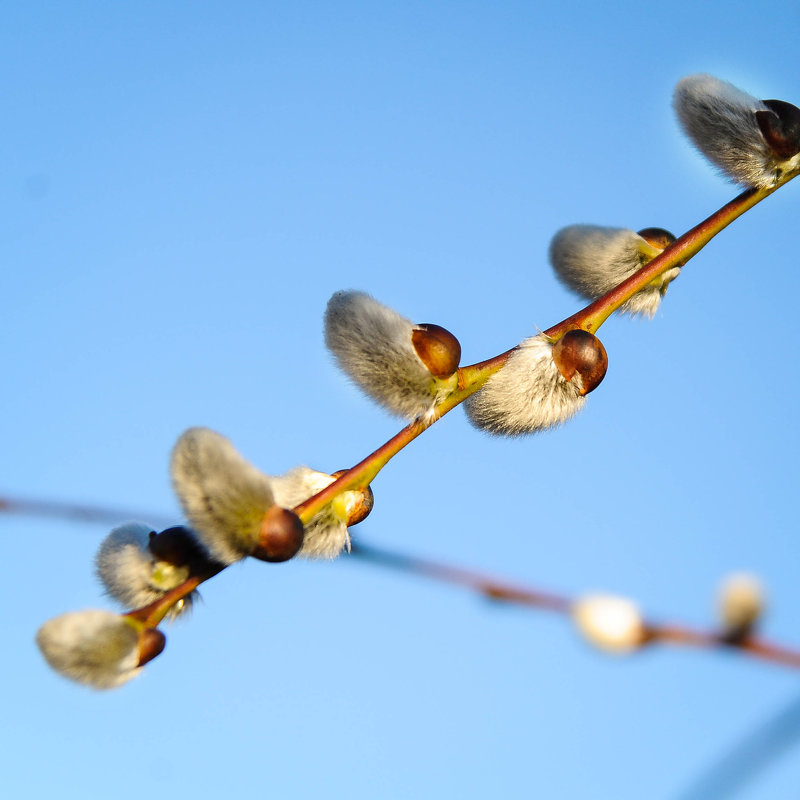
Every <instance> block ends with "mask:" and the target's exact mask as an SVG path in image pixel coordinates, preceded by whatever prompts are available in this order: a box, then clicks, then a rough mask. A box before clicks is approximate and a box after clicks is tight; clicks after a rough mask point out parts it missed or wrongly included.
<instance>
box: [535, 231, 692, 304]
mask: <svg viewBox="0 0 800 800" xmlns="http://www.w3.org/2000/svg"><path fill="white" fill-rule="evenodd" d="M674 241H675V237H674V236H673V235H672V234H671V233H670V232H669V231H667V230H664V229H663V228H644V229H642V230H641V231H639V232H638V233H635V232H634V231H631V230H628V229H627V228H607V227H602V226H600V225H569V226H567V227H566V228H562V229H561V230H560V231H558V233H556V235H555V236H554V237H553V239H552V241H551V242H550V263H551V265H552V267H553V270H554V271H555V273H556V277H557V278H558V279H559V281H561V283H563V284H564V286H566V287H567V288H568V289H571V290H572V291H573V292H575V293H576V294H578V295H579V296H580V297H584V298H586V299H587V300H596V299H597V298H598V297H602V295H604V294H606V293H607V292H610V291H611V290H612V289H614V288H615V287H617V286H619V284H620V283H622V282H623V281H624V280H627V279H628V278H630V276H631V275H633V274H634V273H636V272H638V271H639V270H640V269H641V268H642V267H644V266H646V265H647V264H648V263H649V262H650V261H652V260H653V259H654V258H655V257H656V256H657V255H660V254H661V253H662V252H663V251H664V250H665V249H666V248H667V247H668V246H669V245H670V244H672V242H674ZM679 274H680V267H673V268H672V269H669V270H667V271H666V272H665V273H663V274H662V275H660V276H659V277H658V278H655V279H654V280H652V281H651V282H650V283H649V284H647V286H644V287H643V288H641V289H639V291H638V292H636V294H635V295H633V297H631V298H630V299H629V300H627V301H626V302H625V303H623V304H622V305H621V306H620V307H619V312H620V313H621V314H631V315H637V314H641V315H642V316H646V317H652V316H653V314H655V313H656V311H657V310H658V307H659V305H660V303H661V299H662V298H663V297H664V295H665V294H666V293H667V287H668V286H669V284H670V283H671V282H672V281H673V280H674V279H675V278H676V277H677V276H678V275H679Z"/></svg>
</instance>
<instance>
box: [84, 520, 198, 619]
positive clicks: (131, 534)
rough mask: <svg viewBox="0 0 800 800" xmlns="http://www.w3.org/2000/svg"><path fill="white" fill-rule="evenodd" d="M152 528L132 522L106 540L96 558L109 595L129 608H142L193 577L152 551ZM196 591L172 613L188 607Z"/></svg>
mask: <svg viewBox="0 0 800 800" xmlns="http://www.w3.org/2000/svg"><path fill="white" fill-rule="evenodd" d="M151 532H153V531H152V528H150V526H149V525H144V524H143V523H141V522H128V523H125V524H124V525H119V526H117V527H116V528H114V529H113V530H112V531H111V532H110V533H109V534H108V536H106V537H105V539H103V541H102V543H101V544H100V548H99V550H98V551H97V556H96V558H95V566H96V570H97V576H98V578H99V579H100V581H101V583H102V584H103V586H104V588H105V590H106V594H108V595H109V597H113V598H114V599H115V600H116V601H117V602H119V603H120V604H121V605H122V606H123V607H125V608H126V609H134V608H141V607H142V606H146V605H148V604H150V603H152V602H155V601H156V600H159V599H161V597H163V596H164V595H165V594H166V593H167V592H168V591H169V590H170V589H174V588H175V587H176V586H179V585H180V584H181V583H183V582H184V581H185V580H186V579H187V578H188V577H189V568H188V567H185V566H184V567H176V566H174V565H172V564H168V563H167V562H165V561H160V560H159V559H157V558H156V557H155V556H154V555H153V554H152V553H151V552H150V550H149V548H148V543H149V541H150V534H151ZM194 595H195V593H194V592H192V594H190V595H188V596H187V597H185V598H183V599H182V600H181V601H180V602H179V603H177V604H176V605H175V606H174V607H173V609H172V611H171V612H170V615H171V616H173V617H174V616H177V615H178V614H180V613H181V612H183V611H186V610H188V609H189V608H190V607H191V605H192V601H193V599H194Z"/></svg>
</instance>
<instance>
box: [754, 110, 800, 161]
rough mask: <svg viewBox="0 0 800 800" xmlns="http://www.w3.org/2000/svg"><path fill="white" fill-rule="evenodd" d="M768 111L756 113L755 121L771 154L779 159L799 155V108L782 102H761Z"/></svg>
mask: <svg viewBox="0 0 800 800" xmlns="http://www.w3.org/2000/svg"><path fill="white" fill-rule="evenodd" d="M762 102H763V103H764V105H765V106H766V107H767V108H768V109H769V111H763V110H762V111H756V121H757V122H758V127H759V128H760V130H761V133H762V135H763V136H764V139H765V140H766V142H767V144H768V145H769V146H770V148H771V149H772V152H773V153H774V154H775V155H776V156H777V157H778V158H780V159H786V158H792V156H796V155H797V154H798V153H800V108H798V107H797V106H793V105H792V104H791V103H787V102H785V101H784V100H763V101H762Z"/></svg>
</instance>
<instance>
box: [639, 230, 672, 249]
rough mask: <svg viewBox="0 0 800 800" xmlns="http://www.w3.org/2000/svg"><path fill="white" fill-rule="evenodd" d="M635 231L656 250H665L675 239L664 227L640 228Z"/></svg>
mask: <svg viewBox="0 0 800 800" xmlns="http://www.w3.org/2000/svg"><path fill="white" fill-rule="evenodd" d="M636 233H637V234H638V235H639V236H641V237H642V239H644V240H645V241H646V242H647V244H649V245H651V246H652V247H655V248H656V249H657V250H665V249H666V248H667V247H669V246H670V245H671V244H672V243H673V242H674V241H675V236H674V235H673V234H671V233H670V232H669V231H667V230H664V228H642V230H640V231H637V232H636Z"/></svg>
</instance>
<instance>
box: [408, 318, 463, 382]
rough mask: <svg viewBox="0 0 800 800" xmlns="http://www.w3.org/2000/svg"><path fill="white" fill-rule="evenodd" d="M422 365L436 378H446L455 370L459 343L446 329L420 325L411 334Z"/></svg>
mask: <svg viewBox="0 0 800 800" xmlns="http://www.w3.org/2000/svg"><path fill="white" fill-rule="evenodd" d="M411 343H412V344H413V345H414V350H416V352H417V355H418V356H419V358H420V360H421V361H422V363H423V364H424V365H425V366H426V367H427V368H428V370H429V371H430V373H431V374H432V375H433V376H434V377H436V378H447V377H449V376H450V375H452V374H453V373H454V372H455V371H456V370H457V369H458V365H459V363H460V361H461V343H460V342H459V341H458V339H456V337H455V336H453V334H452V333H450V331H448V330H447V329H446V328H442V327H441V326H440V325H433V324H432V323H422V324H420V325H416V326H415V327H414V330H413V332H412V333H411Z"/></svg>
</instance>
